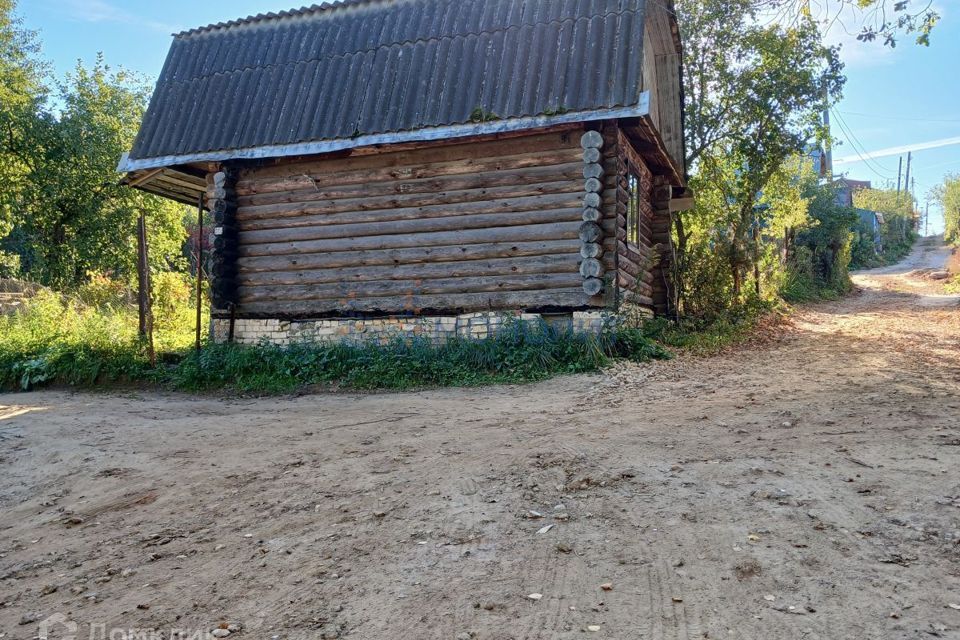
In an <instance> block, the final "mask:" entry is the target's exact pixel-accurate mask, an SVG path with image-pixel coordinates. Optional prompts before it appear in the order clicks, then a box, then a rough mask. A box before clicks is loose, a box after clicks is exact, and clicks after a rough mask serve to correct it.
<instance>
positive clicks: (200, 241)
mask: <svg viewBox="0 0 960 640" xmlns="http://www.w3.org/2000/svg"><path fill="white" fill-rule="evenodd" d="M202 315H203V194H200V196H199V197H198V198H197V342H196V347H197V355H198V356H199V355H200V329H201V327H200V323H201V318H202Z"/></svg>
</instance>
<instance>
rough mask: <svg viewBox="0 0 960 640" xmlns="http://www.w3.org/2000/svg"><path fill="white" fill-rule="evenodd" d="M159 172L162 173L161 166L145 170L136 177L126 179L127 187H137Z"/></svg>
mask: <svg viewBox="0 0 960 640" xmlns="http://www.w3.org/2000/svg"><path fill="white" fill-rule="evenodd" d="M161 173H163V168H160V169H153V170H151V171H147V172H146V173H144V174H143V175H140V176H137V177H136V178H132V179H130V180H128V181H127V186H128V187H139V186H140V185H142V184H144V183H145V182H149V181H150V180H151V179H152V178H155V177H156V176H158V175H159V174H161Z"/></svg>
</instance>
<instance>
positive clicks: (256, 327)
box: [211, 311, 608, 345]
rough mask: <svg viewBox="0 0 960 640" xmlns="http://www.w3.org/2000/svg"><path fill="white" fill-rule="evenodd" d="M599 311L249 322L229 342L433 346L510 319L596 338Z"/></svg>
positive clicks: (223, 334) (216, 325)
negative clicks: (400, 341) (407, 340)
mask: <svg viewBox="0 0 960 640" xmlns="http://www.w3.org/2000/svg"><path fill="white" fill-rule="evenodd" d="M607 315H608V314H607V313H606V312H602V311H574V312H572V313H556V314H539V313H524V314H510V313H499V312H482V313H467V314H463V315H457V316H411V317H388V318H357V319H344V318H337V319H329V320H250V319H237V320H236V321H235V325H234V333H233V338H234V341H235V342H237V343H239V344H261V343H268V344H275V345H288V344H292V343H302V342H314V343H322V344H330V343H337V342H350V343H358V342H377V343H381V344H382V343H386V342H390V341H391V340H395V339H396V338H404V337H410V336H417V337H421V338H426V339H428V340H430V341H431V342H433V343H434V344H442V343H444V342H446V341H447V340H449V339H450V338H453V337H461V338H474V339H483V338H488V337H490V336H492V335H494V334H496V332H497V331H498V330H499V329H500V328H501V327H503V325H504V323H505V322H507V321H508V320H510V319H517V320H520V321H523V322H540V321H541V320H543V321H544V322H546V323H547V324H549V325H551V326H553V327H557V328H558V329H572V330H573V331H576V332H589V333H600V331H601V330H602V329H603V326H604V323H605V321H606V318H607ZM212 325H213V326H212V331H211V334H212V336H213V339H214V341H216V342H226V341H227V337H228V335H229V332H230V320H229V319H225V318H214V319H213V320H212Z"/></svg>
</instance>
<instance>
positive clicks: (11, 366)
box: [0, 293, 670, 393]
mask: <svg viewBox="0 0 960 640" xmlns="http://www.w3.org/2000/svg"><path fill="white" fill-rule="evenodd" d="M181 324H183V325H185V326H183V328H182V330H181V331H180V334H178V335H176V336H174V335H167V336H163V338H162V340H161V341H160V342H161V343H162V344H164V345H172V346H171V347H169V348H166V349H161V350H160V351H159V359H158V364H157V365H156V366H151V365H150V363H149V362H148V360H147V358H146V356H145V349H144V345H142V344H141V343H140V341H139V340H138V338H137V333H136V311H135V310H134V309H131V308H129V307H117V306H111V305H108V306H105V307H94V306H86V305H83V304H81V303H79V302H77V301H72V300H68V299H64V298H62V297H61V296H58V295H57V294H52V293H45V294H42V295H39V296H37V297H36V298H34V299H33V300H32V301H31V303H30V304H29V306H28V307H27V309H26V310H24V311H22V312H20V313H17V314H14V315H8V316H2V317H0V387H2V388H4V389H8V390H9V389H24V390H26V389H34V388H38V387H42V386H47V385H69V386H81V387H98V386H112V385H116V384H117V383H136V384H152V385H160V386H166V387H171V388H175V389H181V390H188V391H211V390H218V389H226V390H232V391H236V392H240V393H285V392H291V391H295V390H298V389H302V388H304V387H308V386H312V385H339V386H343V387H348V388H355V389H411V388H420V387H446V386H473V385H485V384H498V383H523V382H533V381H537V380H543V379H545V378H549V377H552V376H556V375H560V374H565V373H584V372H590V371H597V370H600V369H602V368H603V367H605V366H606V365H608V364H609V363H610V362H611V361H612V360H614V359H617V358H629V359H632V360H636V361H645V360H650V359H660V358H669V357H670V354H669V353H668V352H667V351H666V350H664V349H663V348H662V347H660V346H659V345H658V344H656V343H655V342H654V341H653V340H651V339H650V338H649V337H647V336H646V335H644V333H643V332H642V331H641V330H639V329H627V328H618V329H614V328H611V329H609V330H606V331H604V332H603V333H602V334H601V335H591V334H582V333H574V332H572V331H564V330H558V329H555V328H553V327H551V326H549V325H547V324H546V323H542V322H541V323H536V324H532V323H528V322H521V321H514V322H510V323H507V325H506V326H505V328H503V329H502V330H501V331H500V332H498V333H497V335H496V336H494V337H492V338H488V339H485V340H468V339H454V340H451V341H449V342H447V343H445V344H442V345H433V344H430V343H429V342H426V341H424V340H422V339H410V340H399V339H398V340H396V341H394V342H391V343H389V344H385V345H373V344H356V345H347V344H341V345H316V344H295V345H292V346H289V347H277V346H270V345H266V344H264V345H258V346H240V345H223V344H207V345H205V346H204V348H203V349H202V351H201V352H200V354H199V356H198V355H197V354H196V352H194V351H193V350H192V349H190V348H189V347H185V346H183V345H187V344H189V341H187V336H189V335H190V334H191V331H192V327H191V326H190V325H189V324H187V323H181Z"/></svg>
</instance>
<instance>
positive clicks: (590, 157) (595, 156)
mask: <svg viewBox="0 0 960 640" xmlns="http://www.w3.org/2000/svg"><path fill="white" fill-rule="evenodd" d="M597 162H600V149H597V148H594V147H591V148H589V149H584V150H583V163H584V164H596V163H597Z"/></svg>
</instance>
